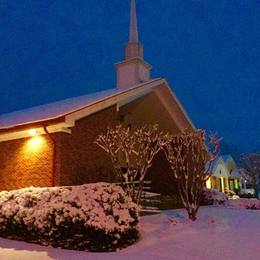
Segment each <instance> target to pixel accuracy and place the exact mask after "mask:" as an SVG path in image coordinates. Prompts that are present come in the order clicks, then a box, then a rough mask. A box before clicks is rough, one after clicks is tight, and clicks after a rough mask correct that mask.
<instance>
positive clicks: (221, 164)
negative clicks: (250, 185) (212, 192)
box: [206, 155, 241, 193]
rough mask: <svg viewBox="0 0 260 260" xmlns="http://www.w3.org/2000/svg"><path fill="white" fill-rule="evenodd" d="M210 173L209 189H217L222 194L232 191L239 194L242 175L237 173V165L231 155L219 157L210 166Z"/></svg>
mask: <svg viewBox="0 0 260 260" xmlns="http://www.w3.org/2000/svg"><path fill="white" fill-rule="evenodd" d="M209 172H210V178H209V179H208V181H207V182H206V187H207V188H211V189H217V190H219V191H221V192H228V191H229V190H231V191H234V192H236V193H237V192H238V191H239V189H240V186H241V185H240V180H241V175H240V174H239V172H238V171H237V165H236V163H235V161H234V159H233V158H232V156H231V155H222V156H219V157H218V158H217V159H216V160H215V161H214V162H213V163H212V165H211V166H210V170H209Z"/></svg>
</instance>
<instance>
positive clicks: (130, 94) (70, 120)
mask: <svg viewBox="0 0 260 260" xmlns="http://www.w3.org/2000/svg"><path fill="white" fill-rule="evenodd" d="M163 82H164V81H163V79H161V80H157V81H155V82H151V83H149V84H147V85H145V86H143V87H140V88H134V89H130V90H129V91H126V92H123V93H120V94H118V95H116V96H112V97H109V98H107V99H106V100H102V101H100V102H97V103H95V104H92V105H90V106H88V107H86V108H83V109H80V110H78V111H75V112H73V113H71V114H69V115H67V116H65V122H66V123H67V124H69V125H71V126H73V125H75V122H76V121H77V120H80V119H82V118H84V117H87V116H90V115H91V114H94V113H97V112H99V111H101V110H104V109H106V108H108V107H111V106H113V105H117V109H119V107H120V106H122V105H123V104H127V103H129V102H132V101H134V100H136V99H138V98H140V97H142V96H144V95H146V94H148V93H150V92H152V91H153V89H154V88H156V87H158V86H160V85H161V84H162V83H163Z"/></svg>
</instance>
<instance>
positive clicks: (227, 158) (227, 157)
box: [221, 154, 234, 163]
mask: <svg viewBox="0 0 260 260" xmlns="http://www.w3.org/2000/svg"><path fill="white" fill-rule="evenodd" d="M221 158H222V160H223V161H224V163H228V162H232V161H234V159H233V157H232V156H231V155H230V154H225V155H221Z"/></svg>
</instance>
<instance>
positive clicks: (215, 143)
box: [164, 130, 219, 221]
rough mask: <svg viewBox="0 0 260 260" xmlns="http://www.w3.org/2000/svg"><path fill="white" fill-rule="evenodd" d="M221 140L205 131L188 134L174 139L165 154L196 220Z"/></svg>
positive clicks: (179, 188) (179, 190) (189, 210)
mask: <svg viewBox="0 0 260 260" xmlns="http://www.w3.org/2000/svg"><path fill="white" fill-rule="evenodd" d="M218 150H219V139H217V137H216V135H210V136H209V138H208V140H207V138H206V132H205V131H204V130H197V131H193V132H185V133H182V134H180V135H177V136H172V137H171V140H170V141H169V142H167V143H166V145H165V146H164V152H165V155H166V157H167V159H168V161H169V163H170V166H171V170H172V172H173V174H174V177H175V179H176V180H177V187H178V192H179V196H180V198H181V201H182V203H183V206H184V207H185V209H186V210H187V212H188V216H189V219H191V220H193V221H195V220H196V218H197V217H196V216H197V213H198V209H199V206H200V200H201V194H202V189H203V187H204V185H205V182H206V181H207V179H208V178H209V175H210V173H209V171H210V168H211V162H213V161H214V159H215V158H216V157H217V155H218Z"/></svg>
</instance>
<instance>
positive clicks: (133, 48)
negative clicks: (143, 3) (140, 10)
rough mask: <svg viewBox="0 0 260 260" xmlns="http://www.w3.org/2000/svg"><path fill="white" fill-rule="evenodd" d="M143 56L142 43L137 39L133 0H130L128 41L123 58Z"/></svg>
mask: <svg viewBox="0 0 260 260" xmlns="http://www.w3.org/2000/svg"><path fill="white" fill-rule="evenodd" d="M136 57H139V58H141V59H142V58H143V45H142V44H141V43H140V42H139V40H138V29H137V17H136V5H135V0H131V11H130V28H129V42H128V43H127V45H126V47H125V59H126V60H129V59H132V58H136Z"/></svg>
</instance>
